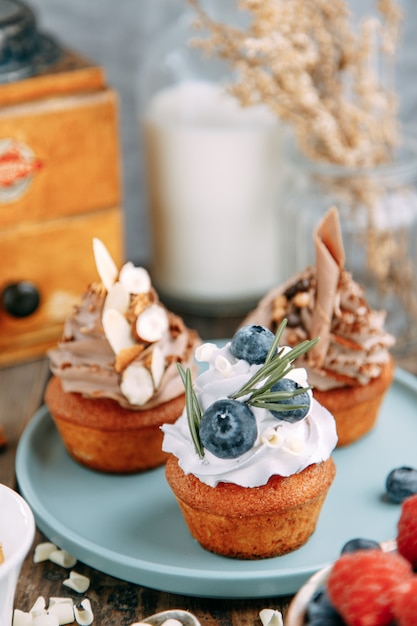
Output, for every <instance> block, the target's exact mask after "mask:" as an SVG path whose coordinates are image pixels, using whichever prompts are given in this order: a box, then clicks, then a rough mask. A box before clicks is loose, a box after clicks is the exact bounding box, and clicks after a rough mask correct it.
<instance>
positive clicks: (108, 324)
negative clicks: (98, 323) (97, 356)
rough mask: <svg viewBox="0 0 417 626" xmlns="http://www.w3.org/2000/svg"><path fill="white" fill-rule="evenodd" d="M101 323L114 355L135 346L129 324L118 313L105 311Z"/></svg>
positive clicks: (113, 310)
mask: <svg viewBox="0 0 417 626" xmlns="http://www.w3.org/2000/svg"><path fill="white" fill-rule="evenodd" d="M102 322H103V329H104V334H105V335H106V338H107V341H108V342H109V344H110V345H111V348H112V350H113V352H114V353H115V354H118V353H119V352H120V351H121V350H124V349H125V348H131V347H132V346H134V345H135V340H134V337H133V335H132V329H131V327H130V324H129V322H128V321H127V319H126V318H125V317H124V316H123V315H122V314H121V313H120V312H119V311H116V309H107V310H106V311H104V313H103V319H102Z"/></svg>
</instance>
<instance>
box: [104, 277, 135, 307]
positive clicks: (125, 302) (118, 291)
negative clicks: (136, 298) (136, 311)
mask: <svg viewBox="0 0 417 626" xmlns="http://www.w3.org/2000/svg"><path fill="white" fill-rule="evenodd" d="M129 302H130V296H129V292H128V291H127V289H126V288H125V287H124V286H123V285H122V283H119V282H117V283H114V285H112V286H111V287H110V289H109V290H108V293H107V296H106V299H105V301H104V307H103V311H106V310H107V309H115V310H116V311H119V313H122V315H124V314H125V313H126V312H127V310H128V308H129Z"/></svg>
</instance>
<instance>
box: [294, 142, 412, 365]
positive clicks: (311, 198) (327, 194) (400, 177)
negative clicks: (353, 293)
mask: <svg viewBox="0 0 417 626" xmlns="http://www.w3.org/2000/svg"><path fill="white" fill-rule="evenodd" d="M293 157H294V167H295V168H296V171H297V177H296V178H295V179H294V183H293V188H292V190H291V191H290V193H289V194H288V196H287V199H286V204H285V211H284V212H285V224H286V231H287V232H286V233H285V236H284V237H283V238H282V245H284V246H285V245H286V254H285V258H286V259H287V264H286V268H285V272H286V273H287V275H288V276H290V275H292V274H293V273H294V272H297V271H299V270H301V269H303V268H304V267H306V266H307V265H311V264H313V263H314V261H315V258H314V242H313V236H312V234H313V231H314V229H315V228H316V227H317V225H318V223H319V221H320V219H321V218H322V217H323V215H324V214H325V213H326V211H327V210H328V209H329V208H330V207H331V206H333V205H334V206H336V207H337V208H338V211H339V215H340V222H341V228H342V236H343V243H344V248H345V255H346V263H345V267H346V269H347V270H348V271H350V272H351V273H352V275H353V278H354V279H355V280H356V281H357V282H358V283H360V284H362V285H363V286H364V288H365V289H366V297H367V300H368V303H369V304H370V306H371V307H372V308H374V309H385V310H386V312H387V318H386V328H387V329H388V330H389V331H390V332H391V333H393V334H394V335H395V337H396V347H395V350H394V351H395V352H396V353H398V354H404V353H406V352H408V351H409V350H411V349H415V348H416V347H417V245H416V244H417V142H416V141H415V140H413V139H412V138H408V139H406V140H404V141H403V142H402V143H401V144H400V145H399V147H398V149H397V150H396V154H395V157H394V159H393V161H392V162H390V163H389V164H386V165H381V166H378V167H375V168H373V169H360V168H347V167H343V166H340V165H332V164H329V163H320V162H312V161H308V160H307V159H305V158H303V157H301V156H300V155H297V154H295V153H293ZM289 232H290V233H293V235H294V236H293V237H289V236H288V233H289Z"/></svg>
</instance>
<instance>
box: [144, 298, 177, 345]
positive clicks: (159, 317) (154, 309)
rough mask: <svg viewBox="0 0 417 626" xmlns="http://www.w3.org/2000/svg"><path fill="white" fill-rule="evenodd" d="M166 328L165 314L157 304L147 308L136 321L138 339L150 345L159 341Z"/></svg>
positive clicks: (166, 319) (166, 318)
mask: <svg viewBox="0 0 417 626" xmlns="http://www.w3.org/2000/svg"><path fill="white" fill-rule="evenodd" d="M168 328H169V321H168V315H167V312H166V311H165V309H164V308H163V307H162V306H160V305H159V304H151V306H148V307H147V308H146V309H145V310H144V311H143V312H142V313H141V314H140V315H139V317H138V319H137V320H136V332H137V334H138V337H139V338H140V339H143V341H147V342H150V343H153V342H154V341H159V340H160V339H161V337H162V336H163V334H164V333H165V332H166V331H167V330H168Z"/></svg>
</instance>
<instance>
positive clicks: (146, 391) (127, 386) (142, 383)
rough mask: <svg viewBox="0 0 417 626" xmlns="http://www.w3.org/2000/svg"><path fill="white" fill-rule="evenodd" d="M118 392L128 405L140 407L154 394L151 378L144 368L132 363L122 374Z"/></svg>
mask: <svg viewBox="0 0 417 626" xmlns="http://www.w3.org/2000/svg"><path fill="white" fill-rule="evenodd" d="M120 390H121V392H122V394H123V395H124V396H125V398H127V399H128V400H129V402H130V404H133V405H137V406H142V405H143V404H145V403H146V402H147V401H148V400H149V399H150V398H152V396H153V394H154V386H153V381H152V376H151V374H150V372H149V370H147V369H146V367H143V366H141V365H137V364H135V363H132V364H131V365H129V366H128V367H127V368H126V369H125V371H124V372H123V377H122V382H121V383H120Z"/></svg>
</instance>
